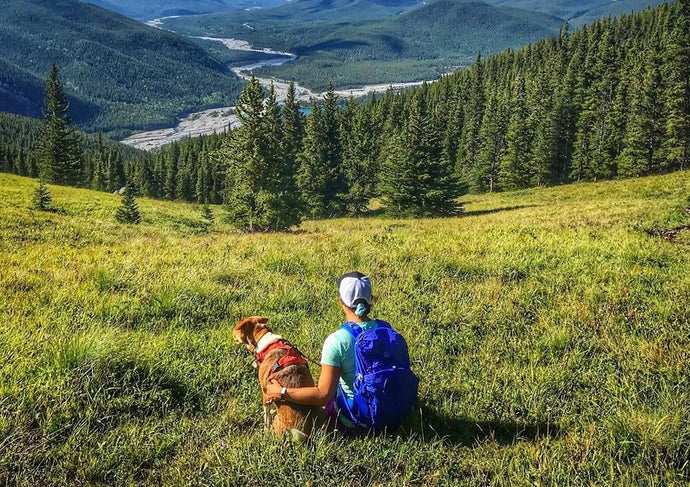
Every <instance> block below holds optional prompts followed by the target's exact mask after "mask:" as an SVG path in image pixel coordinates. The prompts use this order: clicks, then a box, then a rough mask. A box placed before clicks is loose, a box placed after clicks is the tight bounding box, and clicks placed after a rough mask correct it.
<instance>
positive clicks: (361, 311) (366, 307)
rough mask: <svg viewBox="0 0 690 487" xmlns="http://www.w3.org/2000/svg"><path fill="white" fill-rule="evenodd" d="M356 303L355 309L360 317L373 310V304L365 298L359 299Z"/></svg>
mask: <svg viewBox="0 0 690 487" xmlns="http://www.w3.org/2000/svg"><path fill="white" fill-rule="evenodd" d="M355 304H356V305H357V306H355V308H354V311H355V314H356V315H357V316H359V317H360V318H362V317H364V316H366V315H368V314H369V311H370V310H371V305H370V304H369V303H367V302H366V301H365V300H364V299H358V300H357V301H356V302H355Z"/></svg>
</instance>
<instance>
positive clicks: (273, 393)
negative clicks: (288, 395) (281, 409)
mask: <svg viewBox="0 0 690 487" xmlns="http://www.w3.org/2000/svg"><path fill="white" fill-rule="evenodd" d="M282 389H283V386H281V385H280V384H279V383H278V382H277V381H275V380H273V379H271V380H269V381H268V384H266V388H265V389H264V394H265V396H266V402H279V401H280V391H281V390H282Z"/></svg>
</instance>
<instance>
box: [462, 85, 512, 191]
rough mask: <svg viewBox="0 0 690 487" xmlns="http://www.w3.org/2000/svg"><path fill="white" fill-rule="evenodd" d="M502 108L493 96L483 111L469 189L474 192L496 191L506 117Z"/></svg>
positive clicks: (503, 148) (503, 147)
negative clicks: (475, 163) (478, 147)
mask: <svg viewBox="0 0 690 487" xmlns="http://www.w3.org/2000/svg"><path fill="white" fill-rule="evenodd" d="M505 111H506V110H505V109H504V107H503V106H502V105H501V104H500V103H499V101H498V100H497V97H496V96H495V95H491V96H490V98H489V103H488V105H487V107H486V110H485V111H484V119H483V120H482V127H481V129H480V131H479V138H480V140H481V141H482V146H481V150H480V151H479V156H478V157H477V166H476V168H475V170H474V172H473V174H472V178H471V180H472V185H471V186H470V189H471V190H472V191H475V192H482V191H489V192H492V191H497V190H499V189H500V187H499V185H498V179H499V177H498V176H499V168H500V167H501V155H502V154H503V151H504V150H505V131H506V126H507V123H508V121H507V117H506V114H505Z"/></svg>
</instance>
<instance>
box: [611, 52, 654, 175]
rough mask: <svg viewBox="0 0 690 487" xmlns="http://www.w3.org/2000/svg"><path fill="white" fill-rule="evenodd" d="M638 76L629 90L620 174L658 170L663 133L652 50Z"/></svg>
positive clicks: (636, 173)
mask: <svg viewBox="0 0 690 487" xmlns="http://www.w3.org/2000/svg"><path fill="white" fill-rule="evenodd" d="M646 58H647V59H646V62H644V63H643V65H642V69H641V73H640V74H641V79H638V80H637V81H636V83H638V85H637V87H635V89H633V93H634V95H633V96H632V102H631V105H630V116H629V118H628V123H627V130H626V134H625V141H624V142H625V148H624V149H623V152H622V153H621V155H620V158H619V163H618V168H619V174H620V175H621V176H642V175H645V174H651V173H654V172H658V171H659V169H660V168H661V165H662V162H663V152H662V138H663V132H664V120H663V106H662V103H661V100H660V98H661V84H662V83H661V73H660V69H659V65H658V62H657V57H656V55H655V52H654V50H653V49H650V50H649V51H648V53H647V56H646Z"/></svg>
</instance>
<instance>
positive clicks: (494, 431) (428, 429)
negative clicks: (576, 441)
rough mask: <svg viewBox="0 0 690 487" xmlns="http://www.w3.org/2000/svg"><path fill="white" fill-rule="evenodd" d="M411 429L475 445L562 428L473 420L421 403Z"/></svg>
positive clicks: (518, 439) (530, 437) (542, 435)
mask: <svg viewBox="0 0 690 487" xmlns="http://www.w3.org/2000/svg"><path fill="white" fill-rule="evenodd" d="M407 426H408V427H409V431H410V433H414V434H415V435H418V436H420V437H422V438H423V439H424V440H426V441H438V440H443V441H445V442H447V443H449V444H452V445H458V446H467V447H471V446H476V445H478V444H481V443H485V442H491V441H495V442H496V443H498V444H500V445H512V444H515V443H518V442H522V441H537V440H538V439H540V438H546V437H550V438H553V437H557V436H559V435H560V430H559V428H558V427H557V426H556V425H554V424H548V423H540V422H537V423H530V422H529V421H527V420H525V421H519V422H518V421H473V420H471V419H468V418H458V417H451V416H448V415H445V414H443V413H439V412H438V411H436V410H434V409H433V408H431V407H429V406H422V408H421V409H420V410H418V411H417V413H416V414H415V415H414V418H410V423H408V425H407Z"/></svg>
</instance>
